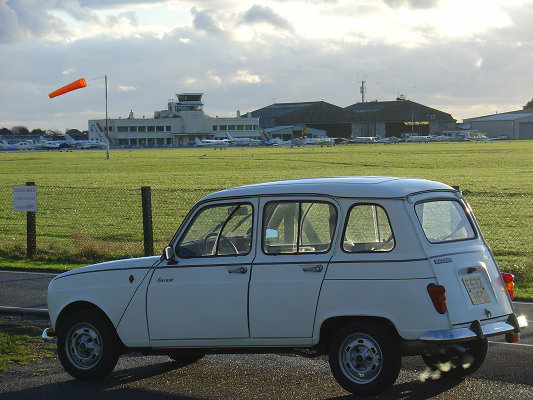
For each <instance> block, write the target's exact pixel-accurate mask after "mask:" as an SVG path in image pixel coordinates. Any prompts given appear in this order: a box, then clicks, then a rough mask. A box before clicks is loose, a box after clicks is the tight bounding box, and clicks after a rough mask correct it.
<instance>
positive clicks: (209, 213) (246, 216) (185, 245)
mask: <svg viewBox="0 0 533 400" xmlns="http://www.w3.org/2000/svg"><path fill="white" fill-rule="evenodd" d="M252 223H253V207H252V206H251V204H246V203H238V204H235V203H232V204H222V205H214V206H207V207H205V208H203V209H201V210H200V211H198V213H197V214H196V216H195V217H194V220H193V221H192V222H191V223H190V224H189V227H188V228H187V231H186V233H185V234H184V236H183V239H182V240H181V242H180V245H179V247H178V257H181V258H191V257H210V256H226V255H232V256H236V255H244V254H248V253H249V252H250V249H251V244H252Z"/></svg>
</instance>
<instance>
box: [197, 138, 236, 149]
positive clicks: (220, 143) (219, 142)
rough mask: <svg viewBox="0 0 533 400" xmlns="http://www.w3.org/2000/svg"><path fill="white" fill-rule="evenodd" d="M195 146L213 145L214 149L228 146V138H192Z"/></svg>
mask: <svg viewBox="0 0 533 400" xmlns="http://www.w3.org/2000/svg"><path fill="white" fill-rule="evenodd" d="M194 142H195V143H196V144H195V146H196V147H213V148H215V149H221V148H225V147H228V146H229V140H227V139H202V140H200V139H198V138H197V137H195V138H194Z"/></svg>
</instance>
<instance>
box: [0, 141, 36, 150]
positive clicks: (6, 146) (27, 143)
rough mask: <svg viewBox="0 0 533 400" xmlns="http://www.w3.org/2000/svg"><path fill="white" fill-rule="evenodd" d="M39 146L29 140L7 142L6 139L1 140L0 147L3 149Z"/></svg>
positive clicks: (24, 148) (22, 148)
mask: <svg viewBox="0 0 533 400" xmlns="http://www.w3.org/2000/svg"><path fill="white" fill-rule="evenodd" d="M38 147H40V146H39V145H37V144H35V143H33V142H32V141H31V140H25V141H23V142H18V143H8V142H7V141H6V140H2V148H3V149H4V150H34V149H36V148H38Z"/></svg>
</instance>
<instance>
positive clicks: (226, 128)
mask: <svg viewBox="0 0 533 400" xmlns="http://www.w3.org/2000/svg"><path fill="white" fill-rule="evenodd" d="M218 130H219V131H227V130H228V126H227V125H220V126H219V128H218Z"/></svg>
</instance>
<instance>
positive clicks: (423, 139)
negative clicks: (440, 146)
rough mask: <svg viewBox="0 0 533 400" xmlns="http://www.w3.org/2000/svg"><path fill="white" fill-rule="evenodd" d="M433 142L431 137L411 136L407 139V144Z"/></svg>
mask: <svg viewBox="0 0 533 400" xmlns="http://www.w3.org/2000/svg"><path fill="white" fill-rule="evenodd" d="M430 140H431V136H409V137H408V138H406V139H405V141H406V142H418V143H421V142H429V141H430Z"/></svg>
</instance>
